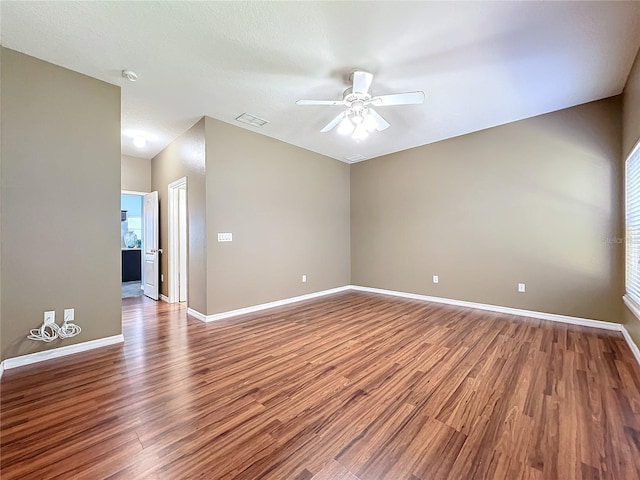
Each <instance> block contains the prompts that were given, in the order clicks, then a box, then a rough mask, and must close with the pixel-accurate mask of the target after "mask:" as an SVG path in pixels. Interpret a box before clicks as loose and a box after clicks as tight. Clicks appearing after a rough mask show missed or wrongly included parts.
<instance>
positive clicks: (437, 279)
mask: <svg viewBox="0 0 640 480" xmlns="http://www.w3.org/2000/svg"><path fill="white" fill-rule="evenodd" d="M438 282H440V278H439V277H438V275H434V276H433V283H438Z"/></svg>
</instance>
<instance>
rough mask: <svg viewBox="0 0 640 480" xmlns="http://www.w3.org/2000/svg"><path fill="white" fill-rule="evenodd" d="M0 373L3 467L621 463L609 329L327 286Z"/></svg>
mask: <svg viewBox="0 0 640 480" xmlns="http://www.w3.org/2000/svg"><path fill="white" fill-rule="evenodd" d="M123 329H124V335H125V339H126V343H125V345H124V347H122V346H119V347H118V346H116V347H108V348H105V349H102V350H96V351H93V352H87V353H83V354H78V355H75V356H73V357H67V358H65V359H59V360H55V361H51V362H47V363H42V364H39V365H32V366H29V367H23V368H21V369H16V370H10V371H7V372H5V377H4V378H3V379H2V393H1V412H0V413H1V415H2V428H1V442H0V444H1V470H0V476H1V477H2V479H3V480H9V479H17V478H20V479H92V480H93V479H101V478H113V479H147V478H161V479H172V480H173V479H195V478H204V479H214V480H217V479H244V480H256V479H277V480H284V479H291V480H374V479H375V480H379V479H392V480H400V479H407V480H419V479H454V480H455V479H460V480H463V479H464V480H467V479H545V480H548V479H563V480H564V479H583V478H584V479H587V478H588V479H605V478H609V479H616V480H623V479H625V480H626V479H638V478H640V368H639V367H638V365H637V364H636V363H635V360H634V358H633V357H632V354H631V352H630V351H629V349H628V347H627V345H626V344H625V343H624V340H623V339H622V336H621V335H620V334H619V333H615V332H609V331H604V330H595V329H587V328H582V327H575V326H568V325H562V324H557V323H551V322H546V321H541V320H535V319H524V318H521V317H514V316H510V315H503V314H494V313H490V312H484V311H479V310H471V309H464V308H458V307H452V306H446V305H439V304H432V303H424V302H419V301H413V300H405V299H395V298H391V297H385V296H381V295H375V294H368V293H361V292H344V293H340V294H336V295H332V296H330V297H324V298H321V299H318V300H311V301H307V302H303V303H297V304H293V305H289V306H286V307H281V308H277V309H272V310H267V311H264V312H260V313H257V314H252V315H246V316H243V317H236V318H234V319H227V320H222V321H218V322H215V323H209V324H204V323H201V322H199V321H197V320H195V319H192V318H190V317H187V316H186V313H185V309H184V308H182V307H178V306H172V305H168V304H166V303H163V302H158V303H156V302H153V301H150V300H148V299H146V298H132V299H125V300H124V301H123Z"/></svg>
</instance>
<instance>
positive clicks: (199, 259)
mask: <svg viewBox="0 0 640 480" xmlns="http://www.w3.org/2000/svg"><path fill="white" fill-rule="evenodd" d="M182 177H187V205H188V209H189V214H188V237H189V239H188V262H187V264H188V265H187V271H188V273H187V275H188V279H187V295H188V299H187V304H188V305H189V307H190V308H193V309H195V310H197V311H199V312H203V311H205V310H206V303H207V299H206V295H207V290H206V288H207V277H206V265H207V251H206V248H207V245H206V223H205V222H206V213H205V203H206V202H205V198H206V191H205V150H204V119H202V120H200V121H199V122H198V123H196V124H195V125H194V126H193V127H191V128H190V129H189V130H188V131H186V132H185V133H183V134H182V135H181V136H180V137H178V138H177V139H176V140H174V141H173V142H172V143H171V144H170V145H169V146H168V147H167V148H165V149H164V150H163V151H162V152H160V153H159V154H158V155H156V156H155V157H154V158H153V159H152V160H151V187H152V190H154V191H155V190H157V191H158V196H159V198H160V248H162V249H163V250H164V253H163V254H162V255H161V256H160V273H161V274H163V275H164V282H162V283H161V284H160V286H161V292H162V294H163V295H167V296H168V294H169V288H168V287H169V279H168V274H167V257H168V255H167V254H168V251H167V248H168V242H169V240H168V235H167V228H168V214H167V196H168V185H169V184H170V183H171V182H174V181H176V180H178V179H180V178H182Z"/></svg>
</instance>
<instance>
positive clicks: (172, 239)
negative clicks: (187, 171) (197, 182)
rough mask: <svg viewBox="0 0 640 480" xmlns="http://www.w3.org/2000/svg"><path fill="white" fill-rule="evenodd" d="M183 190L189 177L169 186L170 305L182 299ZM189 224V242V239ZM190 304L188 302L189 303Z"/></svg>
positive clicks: (168, 272) (168, 266) (168, 273)
mask: <svg viewBox="0 0 640 480" xmlns="http://www.w3.org/2000/svg"><path fill="white" fill-rule="evenodd" d="M181 188H184V189H185V190H186V189H187V177H182V178H179V179H178V180H175V181H173V182H171V183H170V184H169V187H168V196H167V199H168V202H167V203H168V205H167V213H168V220H169V221H168V225H167V227H168V228H167V229H168V232H167V233H168V239H169V243H168V247H169V248H168V249H167V277H168V280H169V303H177V302H178V300H179V299H180V290H179V287H180V285H179V283H178V275H179V272H180V251H179V250H178V244H179V242H180V240H179V238H180V224H179V221H178V219H179V200H178V195H179V192H178V191H179V190H180V189H181ZM188 203H189V202H188V201H187V215H188V211H189V204H188ZM188 229H189V223H188V222H187V242H188V237H189V232H188ZM188 259H189V254H188V252H187V274H188V263H189V261H188ZM188 295H189V286H188V285H187V297H188ZM187 303H188V302H187Z"/></svg>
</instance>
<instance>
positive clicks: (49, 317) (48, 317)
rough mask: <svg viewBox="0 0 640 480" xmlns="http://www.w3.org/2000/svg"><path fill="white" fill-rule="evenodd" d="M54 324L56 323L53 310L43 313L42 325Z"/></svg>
mask: <svg viewBox="0 0 640 480" xmlns="http://www.w3.org/2000/svg"><path fill="white" fill-rule="evenodd" d="M54 323H56V312H55V311H54V310H50V311H48V312H44V324H45V325H52V324H54Z"/></svg>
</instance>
